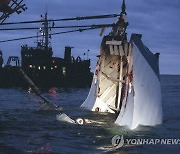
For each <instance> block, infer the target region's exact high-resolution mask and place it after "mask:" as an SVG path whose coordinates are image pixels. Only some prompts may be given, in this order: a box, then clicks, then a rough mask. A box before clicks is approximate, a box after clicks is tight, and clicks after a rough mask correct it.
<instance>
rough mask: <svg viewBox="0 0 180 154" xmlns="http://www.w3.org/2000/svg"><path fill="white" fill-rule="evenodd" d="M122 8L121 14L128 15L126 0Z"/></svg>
mask: <svg viewBox="0 0 180 154" xmlns="http://www.w3.org/2000/svg"><path fill="white" fill-rule="evenodd" d="M121 9H122V12H121V14H125V15H127V13H126V4H125V0H123V3H122V6H121Z"/></svg>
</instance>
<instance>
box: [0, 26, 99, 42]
mask: <svg viewBox="0 0 180 154" xmlns="http://www.w3.org/2000/svg"><path fill="white" fill-rule="evenodd" d="M93 29H99V27H90V28H80V29H76V30H69V31H63V32H58V33H52V34H49V36H50V35H60V34H66V33H73V32H83V31H86V30H93ZM37 37H41V35H39V36H37V35H36V36H29V37H21V38H17V39H10V40H4V41H0V43H5V42H11V41H19V40H26V39H32V38H37Z"/></svg>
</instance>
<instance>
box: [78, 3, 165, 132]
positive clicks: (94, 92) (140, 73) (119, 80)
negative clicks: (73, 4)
mask: <svg viewBox="0 0 180 154" xmlns="http://www.w3.org/2000/svg"><path fill="white" fill-rule="evenodd" d="M125 9H126V6H125V1H124V0H123V4H122V12H121V15H120V18H119V19H118V21H117V22H116V23H115V24H114V27H113V28H112V31H111V32H110V33H109V35H107V36H105V37H104V38H103V40H102V44H101V49H100V55H99V56H98V57H99V59H98V62H97V66H96V69H95V72H94V77H93V81H92V85H91V89H90V92H89V95H88V97H87V99H86V100H85V101H84V103H83V104H82V105H81V107H83V108H86V109H88V110H91V111H98V112H110V113H114V114H117V119H116V120H115V123H116V124H117V125H120V126H123V125H127V126H128V127H129V128H130V129H135V128H136V127H137V126H138V125H147V126H154V125H156V124H161V123H162V117H163V114H162V102H161V85H160V77H159V53H156V54H153V53H152V52H151V51H150V50H149V49H148V48H147V47H146V46H145V45H144V44H143V42H142V35H141V34H132V35H131V38H130V41H128V40H127V34H126V28H127V26H128V22H127V20H126V10H125Z"/></svg>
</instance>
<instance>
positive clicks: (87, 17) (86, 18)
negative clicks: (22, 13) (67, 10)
mask: <svg viewBox="0 0 180 154" xmlns="http://www.w3.org/2000/svg"><path fill="white" fill-rule="evenodd" d="M118 16H120V14H106V15H96V16H85V17H73V18H62V19H55V20H53V19H50V20H47V21H48V22H51V21H52V22H55V21H72V20H93V19H105V18H115V17H118ZM41 22H45V20H32V21H21V22H9V23H0V25H14V24H31V23H41Z"/></svg>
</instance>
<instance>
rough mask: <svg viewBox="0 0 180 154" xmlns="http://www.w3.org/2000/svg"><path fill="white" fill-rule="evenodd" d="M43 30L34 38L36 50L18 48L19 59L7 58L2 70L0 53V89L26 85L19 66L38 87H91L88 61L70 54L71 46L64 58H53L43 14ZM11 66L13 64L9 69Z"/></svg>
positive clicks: (24, 47) (68, 47)
mask: <svg viewBox="0 0 180 154" xmlns="http://www.w3.org/2000/svg"><path fill="white" fill-rule="evenodd" d="M43 21H44V22H43V23H42V25H43V27H42V28H40V29H39V33H40V34H41V35H40V38H39V36H38V35H37V47H28V46H27V45H23V46H22V47H21V66H20V60H19V58H18V57H16V56H11V57H9V59H8V61H7V64H6V65H5V66H4V67H2V64H3V59H2V52H1V53H0V66H1V69H0V86H1V87H7V86H8V87H11V86H26V82H24V80H23V77H22V76H21V74H19V71H18V69H19V68H20V67H22V69H23V70H24V72H25V73H26V74H27V75H28V76H29V77H30V78H31V80H32V81H33V82H34V83H35V84H36V85H38V86H40V87H52V86H56V87H59V86H60V87H88V86H90V84H91V80H92V73H91V71H90V59H86V60H82V59H81V57H79V56H78V57H76V58H75V57H73V56H72V55H71V49H72V47H70V46H66V47H65V52H64V58H59V57H53V51H52V47H51V46H50V42H49V38H51V35H50V34H49V26H48V25H49V23H48V20H47V13H46V14H45V17H44V19H43ZM12 64H14V65H13V66H12Z"/></svg>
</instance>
